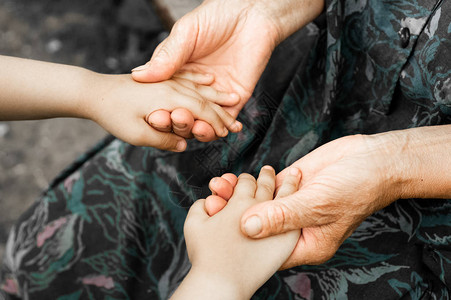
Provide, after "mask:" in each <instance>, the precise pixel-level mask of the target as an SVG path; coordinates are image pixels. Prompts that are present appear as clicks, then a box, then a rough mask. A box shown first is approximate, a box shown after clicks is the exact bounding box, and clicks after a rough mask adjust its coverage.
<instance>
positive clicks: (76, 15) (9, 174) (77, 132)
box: [0, 0, 166, 257]
mask: <svg viewBox="0 0 451 300" xmlns="http://www.w3.org/2000/svg"><path fill="white" fill-rule="evenodd" d="M165 35H166V33H165V32H163V28H162V25H161V24H160V21H159V19H158V18H157V17H156V15H155V14H154V12H153V10H152V6H151V5H150V3H149V2H147V1H146V0H123V1H121V0H108V1H94V0H84V1H81V0H77V1H73V0H61V1H50V0H40V1H32V0H0V55H11V56H17V57H24V58H32V59H38V60H45V61H52V62H58V63H64V64H71V65H77V66H82V67H86V68H88V69H91V70H94V71H98V72H102V73H124V72H129V70H130V69H131V68H133V67H135V66H138V65H141V64H143V63H144V62H146V61H147V60H148V59H149V58H150V56H151V53H152V51H153V49H154V48H155V46H156V45H157V43H158V42H159V41H161V40H162V39H163V38H164V37H165ZM105 135H106V132H105V131H104V130H102V129H101V128H100V127H98V126H97V125H96V124H94V123H92V122H90V121H87V120H75V119H53V120H44V121H27V122H0V257H2V256H3V252H4V246H5V242H6V239H7V235H8V231H9V229H10V228H11V226H12V225H13V224H14V221H15V220H16V219H17V218H18V217H19V216H20V214H21V213H22V212H23V211H24V210H26V209H27V208H28V207H29V206H30V205H31V203H33V201H35V200H36V199H37V198H38V197H39V194H40V193H41V192H42V190H43V189H45V188H46V187H47V185H48V184H49V182H50V181H51V180H52V179H53V178H54V177H55V176H56V175H57V174H58V173H59V172H60V171H61V170H62V169H63V168H65V167H66V166H67V165H68V164H70V163H71V162H72V161H73V160H74V159H75V158H76V157H77V156H79V155H81V154H82V153H83V152H85V151H86V150H87V149H89V148H90V147H92V146H93V145H95V144H96V143H97V141H99V140H100V139H101V138H102V137H104V136H105Z"/></svg>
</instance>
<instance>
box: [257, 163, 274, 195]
mask: <svg viewBox="0 0 451 300" xmlns="http://www.w3.org/2000/svg"><path fill="white" fill-rule="evenodd" d="M275 180H276V174H275V171H274V169H273V168H272V167H271V166H264V167H263V168H262V169H261V170H260V175H259V176H258V179H257V191H256V192H255V199H256V200H257V201H259V202H263V201H268V200H272V199H273V198H274V186H275Z"/></svg>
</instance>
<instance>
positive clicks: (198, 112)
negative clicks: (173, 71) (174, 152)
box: [169, 93, 235, 137]
mask: <svg viewBox="0 0 451 300" xmlns="http://www.w3.org/2000/svg"><path fill="white" fill-rule="evenodd" d="M169 101H170V102H169V108H171V107H173V109H176V108H179V107H189V109H190V111H191V113H192V114H193V116H194V118H195V119H198V120H203V121H205V122H207V123H208V124H210V125H211V127H213V129H214V132H215V134H216V135H217V136H220V137H224V136H226V135H227V134H228V130H227V126H231V125H234V124H233V123H234V121H235V120H234V119H233V117H232V116H231V115H229V114H228V113H226V112H225V111H224V110H223V109H222V108H220V107H219V106H218V105H217V104H214V103H211V102H209V101H208V100H205V99H203V98H200V99H199V98H194V97H192V96H189V95H184V94H180V93H176V94H175V95H174V96H173V97H172V98H170V99H169Z"/></svg>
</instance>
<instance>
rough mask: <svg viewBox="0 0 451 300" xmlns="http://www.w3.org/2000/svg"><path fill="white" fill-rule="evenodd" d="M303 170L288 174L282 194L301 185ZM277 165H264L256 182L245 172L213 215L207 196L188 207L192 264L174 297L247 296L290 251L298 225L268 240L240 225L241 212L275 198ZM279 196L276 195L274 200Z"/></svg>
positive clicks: (275, 268) (187, 241) (245, 297)
mask: <svg viewBox="0 0 451 300" xmlns="http://www.w3.org/2000/svg"><path fill="white" fill-rule="evenodd" d="M299 181H300V173H299V172H297V173H294V174H290V175H288V176H287V177H286V178H285V182H284V185H283V187H282V188H281V189H280V191H279V193H281V194H282V196H283V195H285V194H287V193H289V194H291V193H293V192H295V191H296V190H297V189H298V184H299ZM274 187H275V174H274V170H273V169H272V168H270V167H265V168H263V169H262V170H261V173H260V176H259V178H258V180H257V181H255V179H254V178H253V177H252V176H250V175H248V174H242V175H240V177H239V178H238V183H237V185H236V187H235V190H234V193H233V196H232V197H231V198H230V200H229V201H228V203H227V205H226V206H225V207H224V208H223V209H222V210H221V211H220V212H218V213H217V214H215V215H214V216H212V217H210V216H208V214H207V212H206V209H205V200H203V199H202V200H199V201H197V202H196V203H194V205H193V206H192V208H191V209H190V211H189V213H188V217H187V219H186V222H185V239H186V245H187V248H188V255H189V258H190V261H191V263H192V268H191V270H190V272H189V274H188V275H187V277H186V278H185V280H184V281H183V282H182V284H181V285H180V287H179V288H178V289H177V291H176V292H175V293H174V295H173V297H172V299H173V300H178V299H249V298H250V297H251V296H252V295H253V293H255V291H256V290H257V289H258V288H259V287H260V286H261V285H263V283H265V282H266V280H268V279H269V278H270V277H271V276H272V275H273V274H274V273H275V272H276V271H277V270H278V269H279V268H280V266H281V265H282V264H283V263H284V262H285V260H286V259H287V258H288V257H289V256H290V254H291V252H292V250H293V248H294V247H295V245H296V243H297V241H298V239H299V234H300V232H299V230H297V231H293V232H288V233H286V234H282V235H277V236H273V237H269V238H266V239H260V240H255V239H250V238H248V237H246V236H244V235H243V234H242V233H241V230H240V218H241V215H242V213H243V212H244V211H245V210H246V209H247V208H248V207H249V206H251V205H253V204H255V203H256V202H261V201H271V200H272V199H273V193H274ZM274 201H277V200H274Z"/></svg>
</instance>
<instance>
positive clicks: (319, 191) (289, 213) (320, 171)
mask: <svg viewBox="0 0 451 300" xmlns="http://www.w3.org/2000/svg"><path fill="white" fill-rule="evenodd" d="M380 138H381V137H379V136H361V135H357V136H349V137H345V138H341V139H338V140H335V141H332V142H330V143H328V144H325V145H323V146H322V147H319V148H317V149H316V150H314V151H313V152H311V153H309V154H308V155H306V156H304V157H303V158H301V159H299V160H298V161H296V162H295V163H294V164H293V165H292V166H291V167H288V168H287V169H285V170H283V171H282V172H280V173H279V174H278V175H277V184H276V186H277V187H280V185H281V182H282V181H283V179H284V177H286V176H287V174H288V173H289V172H290V170H291V169H292V168H293V167H295V168H297V169H299V170H301V172H302V179H301V183H300V187H299V190H298V191H296V192H295V193H293V194H292V195H288V196H283V197H280V196H279V199H278V200H277V201H265V202H261V203H258V204H256V205H254V206H252V207H250V208H249V209H247V210H246V212H245V213H244V214H243V215H242V217H241V220H240V224H241V225H240V226H241V231H242V232H243V233H244V234H247V235H248V236H250V237H252V238H264V237H268V236H272V235H277V234H280V233H283V232H288V231H291V230H294V229H301V230H302V231H301V236H300V238H299V241H298V243H297V245H296V247H295V249H294V251H293V253H292V254H291V256H290V257H289V258H288V259H287V260H286V262H285V263H284V264H283V266H282V268H283V269H285V268H289V267H293V266H297V265H303V264H320V263H323V262H325V261H327V260H328V259H330V258H331V257H332V256H333V255H334V254H335V252H336V251H337V250H338V248H339V246H340V245H341V244H342V243H343V241H344V240H345V239H346V238H347V237H349V236H350V235H351V233H352V232H353V231H354V230H355V229H356V228H357V227H358V226H359V224H360V223H361V222H362V221H363V220H364V219H365V218H366V217H367V216H369V215H370V214H372V213H373V212H375V211H376V210H379V209H381V208H383V207H385V206H387V205H389V204H390V203H391V202H392V201H394V200H395V199H397V198H398V195H396V194H395V193H394V192H393V189H392V188H391V186H390V183H391V179H392V178H389V175H388V174H389V172H386V170H387V169H388V168H390V165H391V163H392V162H391V160H390V159H388V158H387V157H384V156H382V155H380V154H379V152H377V151H376V149H377V148H378V145H379V139H380ZM235 183H236V177H235V176H234V175H233V174H224V175H223V176H222V177H220V178H214V179H213V180H212V181H211V182H210V189H211V190H212V192H213V195H211V196H209V197H208V198H207V199H206V202H205V207H206V210H207V212H208V213H209V214H210V215H214V214H215V213H217V212H218V211H221V209H222V208H223V207H226V204H227V199H229V198H230V196H231V194H232V193H233V189H234V185H235ZM278 192H279V193H280V190H279V191H278ZM276 195H277V193H276Z"/></svg>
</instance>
